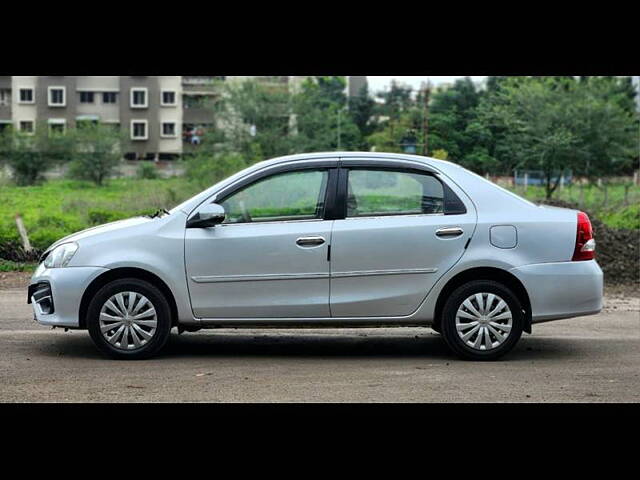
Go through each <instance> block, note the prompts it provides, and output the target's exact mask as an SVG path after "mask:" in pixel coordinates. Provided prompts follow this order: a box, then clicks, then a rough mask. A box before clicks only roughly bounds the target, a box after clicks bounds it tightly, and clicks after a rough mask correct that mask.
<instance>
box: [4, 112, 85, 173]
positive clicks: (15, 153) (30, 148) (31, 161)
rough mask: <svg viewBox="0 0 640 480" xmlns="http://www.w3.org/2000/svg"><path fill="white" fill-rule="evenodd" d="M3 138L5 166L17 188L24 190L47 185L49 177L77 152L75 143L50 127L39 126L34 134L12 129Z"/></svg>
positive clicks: (42, 124)
mask: <svg viewBox="0 0 640 480" xmlns="http://www.w3.org/2000/svg"><path fill="white" fill-rule="evenodd" d="M2 138H3V140H2V141H1V142H0V143H1V144H2V146H1V148H2V150H3V151H4V153H3V155H2V156H3V157H4V163H5V164H6V165H8V166H9V168H10V169H11V172H12V176H13V179H14V181H15V182H16V184H18V185H22V186H24V185H35V184H38V183H41V182H43V181H44V179H45V173H46V172H47V171H49V170H51V169H52V168H53V167H55V166H57V165H60V164H62V163H64V162H66V161H68V160H69V158H70V157H71V154H72V150H73V142H72V139H71V138H69V137H68V136H67V135H65V134H64V133H60V132H56V131H50V130H49V126H48V125H47V124H46V123H41V124H38V125H37V126H36V129H35V132H34V133H26V132H21V131H16V130H13V129H11V128H10V129H8V131H5V132H3V134H2Z"/></svg>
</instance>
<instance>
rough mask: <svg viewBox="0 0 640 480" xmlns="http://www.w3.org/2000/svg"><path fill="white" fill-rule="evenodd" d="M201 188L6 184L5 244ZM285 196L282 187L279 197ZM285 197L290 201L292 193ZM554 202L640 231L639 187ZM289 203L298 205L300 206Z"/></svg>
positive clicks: (571, 193) (570, 192) (531, 195)
mask: <svg viewBox="0 0 640 480" xmlns="http://www.w3.org/2000/svg"><path fill="white" fill-rule="evenodd" d="M201 190H202V187H201V186H198V185H197V184H196V183H194V182H190V181H188V180H187V179H185V178H170V179H154V180H151V179H149V180H139V179H133V178H131V179H117V180H112V181H111V182H109V184H108V185H107V186H104V187H95V186H94V185H92V184H90V183H87V182H79V181H71V180H52V181H49V182H47V183H45V184H44V185H40V186H34V187H17V186H14V185H11V184H9V183H3V184H0V244H2V243H6V242H17V243H19V242H20V239H19V235H18V232H17V229H16V225H15V215H16V214H20V215H22V217H23V219H24V222H25V226H26V228H27V232H28V234H29V239H30V241H31V243H32V245H33V246H34V247H35V248H37V249H44V248H46V247H48V246H49V245H50V244H51V243H53V242H55V241H56V240H58V239H60V238H62V237H64V236H66V235H69V234H71V233H74V232H77V231H79V230H83V229H85V228H88V227H91V226H95V225H100V224H102V223H106V222H110V221H115V220H120V219H124V218H130V217H133V216H137V215H144V214H148V213H151V212H154V211H155V210H157V209H158V208H172V207H173V206H175V205H177V204H178V203H180V202H182V201H184V200H185V199H187V198H189V197H191V196H192V195H194V194H196V193H198V192H200V191H201ZM513 190H514V191H515V192H516V193H518V194H519V195H522V196H524V197H526V198H528V199H529V200H532V201H534V202H537V201H541V200H543V199H544V189H543V188H541V187H529V188H528V189H527V191H526V192H524V191H523V189H522V187H518V188H516V189H513ZM285 192H286V188H283V191H282V192H280V193H281V194H284V193H285ZM377 193H381V192H380V191H377ZM382 193H384V192H382ZM282 196H284V197H287V198H288V195H282ZM553 198H554V199H560V200H564V201H567V202H571V203H573V204H575V205H577V206H579V208H582V209H584V210H586V211H588V212H590V213H592V214H593V215H595V216H597V217H598V218H599V219H600V220H602V221H603V222H605V223H606V224H607V225H609V226H611V227H614V228H635V229H640V187H632V188H630V189H629V190H628V192H627V198H626V202H625V189H624V186H621V185H620V186H611V187H609V195H608V199H607V202H606V203H605V201H604V193H603V191H602V190H601V189H599V188H597V187H595V186H593V187H585V188H584V194H583V196H581V194H580V189H579V187H577V186H574V187H572V188H564V189H563V190H558V191H557V192H556V194H555V195H554V197H553ZM289 200H292V199H289ZM372 201H373V199H372ZM374 203H375V202H374ZM290 205H291V206H296V202H290ZM31 268H33V265H31V264H28V263H27V264H21V263H13V262H8V261H5V260H0V271H9V270H29V269H31Z"/></svg>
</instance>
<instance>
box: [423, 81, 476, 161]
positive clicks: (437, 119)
mask: <svg viewBox="0 0 640 480" xmlns="http://www.w3.org/2000/svg"><path fill="white" fill-rule="evenodd" d="M479 102H480V94H479V92H478V90H477V89H476V86H475V85H474V83H473V82H472V81H471V79H470V78H469V77H465V78H464V79H460V80H456V82H455V83H454V85H453V86H452V87H451V88H449V89H446V90H443V91H439V92H436V93H435V94H434V95H433V99H432V101H431V106H430V112H431V114H430V129H429V130H430V137H429V144H430V146H431V148H432V149H436V150H437V149H443V150H446V151H447V152H448V153H449V158H451V159H452V160H453V161H455V162H457V163H461V164H462V165H464V166H467V165H468V163H469V162H468V161H466V160H467V157H468V156H470V155H474V156H477V155H478V152H476V148H477V147H478V143H477V140H478V136H479V135H477V133H478V132H476V131H472V132H469V131H468V128H469V126H470V125H471V123H472V122H473V121H474V120H475V117H476V109H477V106H478V103H479ZM470 133H476V135H472V134H470ZM483 153H486V152H483ZM472 163H475V162H472Z"/></svg>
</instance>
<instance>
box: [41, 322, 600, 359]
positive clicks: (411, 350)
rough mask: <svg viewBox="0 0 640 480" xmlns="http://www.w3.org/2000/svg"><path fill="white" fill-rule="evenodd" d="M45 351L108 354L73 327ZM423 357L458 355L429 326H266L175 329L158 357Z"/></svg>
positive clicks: (534, 352)
mask: <svg viewBox="0 0 640 480" xmlns="http://www.w3.org/2000/svg"><path fill="white" fill-rule="evenodd" d="M38 345H39V349H40V352H39V353H40V354H42V355H46V356H51V357H64V358H74V357H76V358H84V359H92V358H93V359H104V357H103V356H102V355H101V354H100V353H98V351H97V350H96V348H95V346H94V345H93V343H92V341H91V339H90V338H89V336H88V335H86V332H74V333H73V335H68V336H67V335H64V336H60V337H58V338H56V339H55V340H54V341H52V342H51V341H50V342H46V343H44V344H38ZM589 354H590V352H589V346H588V344H585V343H584V342H581V341H579V340H576V339H569V338H549V337H544V338H539V337H538V338H537V337H535V336H528V335H526V336H524V337H523V338H522V339H521V340H520V342H519V343H518V345H516V347H515V348H514V349H513V351H511V352H510V353H509V354H508V355H506V356H505V357H503V360H508V361H510V362H520V361H529V362H530V361H531V360H543V359H555V360H557V359H560V358H571V357H574V358H575V357H581V356H583V355H589ZM203 357H209V358H212V357H217V358H235V359H237V358H239V357H247V358H250V357H283V358H285V357H291V358H307V359H308V358H318V359H321V358H331V357H333V358H337V357H344V358H354V357H356V358H424V359H442V360H457V357H456V356H455V355H453V354H452V353H451V352H450V350H449V349H448V347H447V345H446V344H445V342H444V339H443V338H442V337H441V336H439V335H436V334H434V333H431V332H429V331H425V332H424V333H420V334H415V333H412V334H407V335H398V334H394V335H389V336H383V335H380V334H379V333H373V334H369V333H366V332H365V331H363V332H361V333H356V334H353V333H349V334H344V335H341V334H339V333H334V334H318V333H311V332H305V331H301V332H296V333H280V332H278V331H271V330H270V331H265V332H264V333H259V334H256V333H255V332H252V333H251V334H247V333H242V332H233V333H213V332H207V333H204V334H203V333H185V334H182V335H177V334H172V335H171V337H170V339H169V341H168V343H167V345H166V347H165V349H164V350H163V351H162V353H161V355H159V356H158V357H157V358H156V359H155V360H160V361H162V360H171V359H176V358H203Z"/></svg>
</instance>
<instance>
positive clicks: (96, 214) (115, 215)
mask: <svg viewBox="0 0 640 480" xmlns="http://www.w3.org/2000/svg"><path fill="white" fill-rule="evenodd" d="M130 216H131V215H127V214H126V213H123V212H116V211H113V210H106V209H102V208H94V209H91V210H89V211H88V212H87V218H88V220H89V223H90V224H91V225H103V224H105V223H110V222H115V221H117V220H122V219H123V218H127V217H130Z"/></svg>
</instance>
